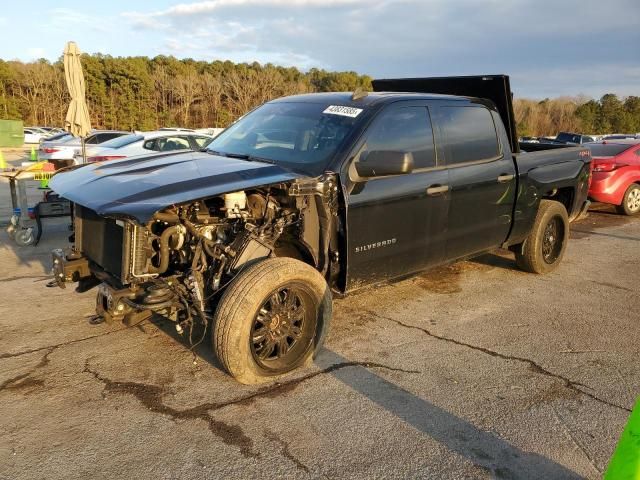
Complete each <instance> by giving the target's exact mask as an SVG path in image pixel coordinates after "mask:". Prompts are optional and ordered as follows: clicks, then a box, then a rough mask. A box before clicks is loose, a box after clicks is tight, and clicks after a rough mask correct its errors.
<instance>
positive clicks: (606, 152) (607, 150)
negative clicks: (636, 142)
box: [585, 143, 633, 157]
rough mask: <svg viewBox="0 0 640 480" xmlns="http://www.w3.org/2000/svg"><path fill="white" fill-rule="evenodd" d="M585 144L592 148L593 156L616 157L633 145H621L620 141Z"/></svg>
mask: <svg viewBox="0 0 640 480" xmlns="http://www.w3.org/2000/svg"><path fill="white" fill-rule="evenodd" d="M585 146H586V147H588V148H589V150H591V156H592V157H615V156H616V155H618V154H620V153H622V152H624V151H625V150H628V149H630V148H631V147H633V145H621V144H619V143H597V144H594V145H585Z"/></svg>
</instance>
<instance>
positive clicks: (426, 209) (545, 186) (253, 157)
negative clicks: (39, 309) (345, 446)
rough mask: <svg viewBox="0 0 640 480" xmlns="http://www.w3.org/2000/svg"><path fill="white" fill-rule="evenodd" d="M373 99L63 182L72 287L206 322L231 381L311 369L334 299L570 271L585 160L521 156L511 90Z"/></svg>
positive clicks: (290, 107)
mask: <svg viewBox="0 0 640 480" xmlns="http://www.w3.org/2000/svg"><path fill="white" fill-rule="evenodd" d="M374 88H375V89H376V90H384V91H376V92H371V93H364V92H356V93H316V94H307V95H298V96H290V97H285V98H280V99H277V100H273V101H270V102H268V103H266V104H264V105H262V106H260V107H258V108H256V109H255V110H253V111H252V112H250V113H248V114H247V115H245V116H243V117H242V118H241V119H240V120H238V121H237V122H236V123H235V124H233V125H232V126H230V127H229V128H228V129H226V130H225V131H224V132H223V133H221V134H220V135H219V136H218V137H216V138H215V139H214V140H213V141H212V142H211V143H210V144H209V145H208V147H207V149H206V150H203V151H200V152H184V153H182V152H178V153H170V154H162V153H159V154H154V155H149V156H142V157H137V158H131V159H126V160H116V161H111V162H104V163H101V162H98V163H94V164H90V165H85V166H82V167H80V168H77V169H75V170H72V171H69V172H66V173H61V174H58V175H56V176H54V178H53V179H52V181H51V183H50V186H51V188H52V189H53V190H55V191H56V192H57V193H59V194H60V195H61V196H63V197H65V198H67V199H69V200H70V201H72V202H73V203H74V210H75V213H74V225H75V227H74V236H73V241H74V243H73V245H72V246H71V247H70V248H68V249H66V250H62V249H57V250H54V252H53V263H54V273H55V277H56V280H57V281H58V283H59V285H60V286H61V287H64V286H65V283H66V282H78V290H80V291H85V290H87V289H89V288H92V287H94V286H98V294H97V312H98V314H100V315H101V316H102V317H103V318H105V319H107V320H112V319H117V320H123V321H125V322H133V321H138V319H140V318H144V317H145V316H148V315H150V314H151V313H152V312H155V313H159V314H161V315H164V316H165V317H167V318H170V319H172V320H174V321H175V322H176V329H177V331H178V332H188V331H189V329H191V328H193V326H194V325H195V324H196V323H200V324H203V325H204V326H205V327H207V326H208V325H210V326H211V327H212V343H213V349H214V350H215V352H216V354H217V356H218V358H219V359H220V361H221V363H222V365H223V366H224V368H225V369H226V370H227V371H228V372H229V373H230V374H231V375H232V376H234V377H235V378H236V379H237V380H239V381H240V382H243V383H257V382H261V381H265V380H268V379H272V378H274V377H276V376H278V375H282V374H284V373H286V372H289V371H291V370H292V369H294V368H296V367H299V366H301V365H304V364H306V363H307V362H309V361H310V360H311V359H312V358H313V356H314V354H315V352H317V351H318V349H319V348H320V346H321V345H322V341H323V339H324V337H325V334H326V332H327V329H328V326H329V321H330V319H331V305H332V297H333V296H345V295H347V294H349V293H351V292H353V291H355V290H358V289H360V288H363V287H365V286H369V285H375V284H378V283H381V282H388V281H391V280H394V279H399V278H403V277H406V276H407V275H411V274H414V273H416V272H420V271H423V270H425V269H429V268H432V267H435V266H437V265H442V264H445V263H448V262H454V261H456V260H459V259H463V258H468V257H472V256H474V255H478V254H481V253H484V252H488V251H491V250H494V249H496V248H499V247H503V248H509V249H511V250H512V251H513V252H514V254H515V258H516V262H517V264H518V265H519V266H520V267H521V268H522V269H524V270H526V271H529V272H533V273H547V272H550V271H552V270H553V269H555V268H556V267H557V266H558V264H559V263H560V261H561V259H562V257H563V254H564V252H565V248H566V245H567V241H568V238H569V221H570V219H571V218H575V217H576V216H578V215H579V214H580V212H581V211H583V210H584V209H586V207H587V206H588V202H587V200H586V196H587V190H588V187H589V179H590V170H591V169H590V154H589V150H588V149H584V148H582V147H571V146H568V147H560V146H557V145H552V146H549V145H543V144H532V145H529V146H528V147H527V148H530V149H533V150H536V151H531V152H520V151H519V150H520V147H519V145H518V142H517V138H518V137H517V134H516V131H515V124H514V120H513V110H512V106H511V92H510V86H509V78H508V77H507V76H483V77H447V78H436V79H401V80H380V81H375V82H374ZM423 92H434V93H423Z"/></svg>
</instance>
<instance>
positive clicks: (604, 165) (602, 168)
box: [593, 162, 627, 172]
mask: <svg viewBox="0 0 640 480" xmlns="http://www.w3.org/2000/svg"><path fill="white" fill-rule="evenodd" d="M626 166H627V164H626V163H618V162H594V163H593V171H594V172H613V171H614V170H617V169H619V168H621V167H626Z"/></svg>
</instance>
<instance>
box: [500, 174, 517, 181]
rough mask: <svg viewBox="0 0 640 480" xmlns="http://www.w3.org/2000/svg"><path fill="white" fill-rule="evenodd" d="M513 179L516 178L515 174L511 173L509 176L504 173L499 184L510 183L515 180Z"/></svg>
mask: <svg viewBox="0 0 640 480" xmlns="http://www.w3.org/2000/svg"><path fill="white" fill-rule="evenodd" d="M513 177H515V175H514V174H513V173H509V174H507V173H504V174H502V175H500V176H499V177H498V183H507V182H510V181H511V180H513Z"/></svg>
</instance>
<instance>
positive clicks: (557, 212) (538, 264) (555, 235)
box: [515, 200, 569, 274]
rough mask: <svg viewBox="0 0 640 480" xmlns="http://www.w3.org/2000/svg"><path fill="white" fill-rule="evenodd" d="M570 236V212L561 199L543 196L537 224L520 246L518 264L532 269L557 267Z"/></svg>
mask: <svg viewBox="0 0 640 480" xmlns="http://www.w3.org/2000/svg"><path fill="white" fill-rule="evenodd" d="M568 240H569V216H568V215H567V210H566V209H565V208H564V205H562V204H561V203H560V202H554V201H552V200H542V201H541V202H540V207H539V208H538V214H537V215H536V219H535V222H534V224H533V228H532V229H531V233H530V234H529V236H528V237H527V239H526V240H525V241H524V242H523V243H522V245H520V248H517V249H516V252H515V253H516V264H517V265H518V267H520V269H522V270H524V271H526V272H531V273H539V274H540V273H549V272H551V271H552V270H555V269H556V268H557V267H558V265H559V264H560V262H561V261H562V257H563V256H564V252H565V250H566V248H567V242H568Z"/></svg>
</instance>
